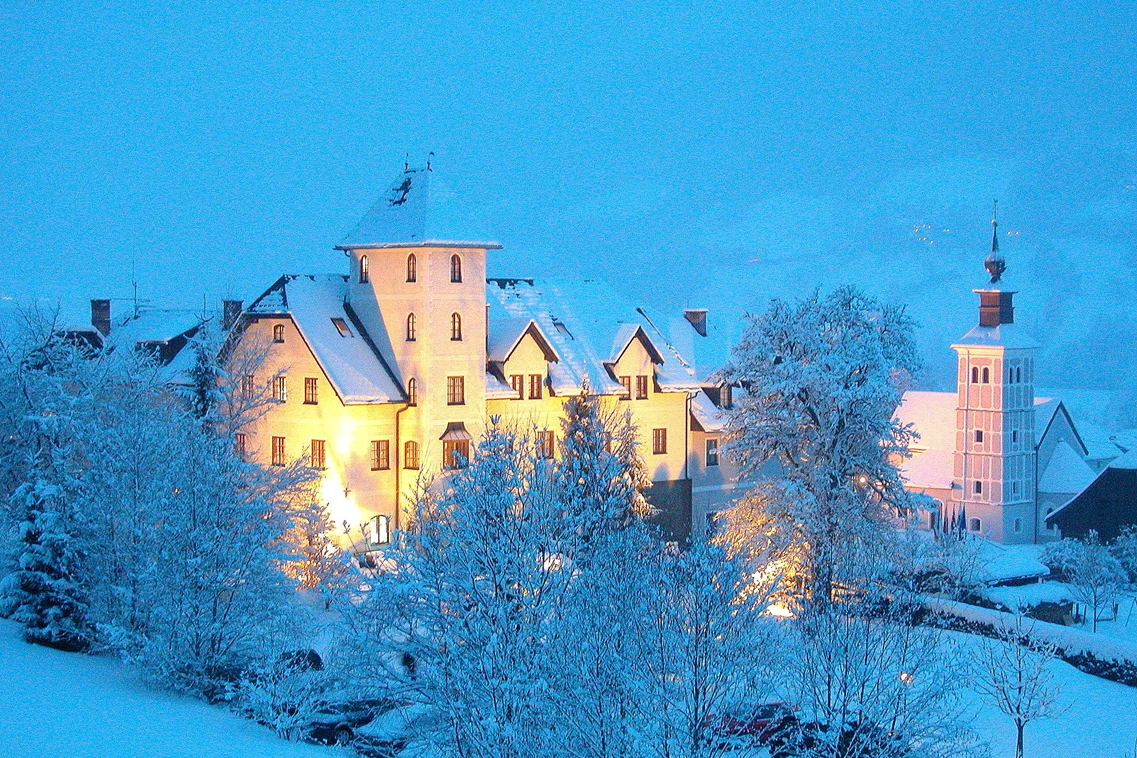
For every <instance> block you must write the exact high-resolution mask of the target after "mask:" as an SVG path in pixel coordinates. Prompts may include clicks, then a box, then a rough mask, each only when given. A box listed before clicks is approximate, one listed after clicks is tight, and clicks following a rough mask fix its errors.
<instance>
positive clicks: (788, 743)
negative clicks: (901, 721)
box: [767, 721, 908, 758]
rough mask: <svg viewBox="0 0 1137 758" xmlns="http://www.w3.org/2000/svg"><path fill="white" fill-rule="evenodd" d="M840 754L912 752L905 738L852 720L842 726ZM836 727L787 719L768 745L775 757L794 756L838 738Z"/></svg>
mask: <svg viewBox="0 0 1137 758" xmlns="http://www.w3.org/2000/svg"><path fill="white" fill-rule="evenodd" d="M838 728H839V729H840V733H839V734H838V735H837V737H836V740H835V742H836V745H835V746H834V747H835V750H834V751H833V752H832V755H834V756H835V757H836V758H882V757H887V758H896V757H897V756H903V755H907V754H908V748H907V746H906V745H905V744H904V740H903V738H902V737H901V736H900V735H898V734H896V733H894V732H890V731H888V730H887V729H884V728H883V727H881V726H878V725H876V724H868V723H860V722H857V721H852V722H849V723H847V724H844V725H843V726H839V727H838ZM832 734H833V727H832V726H830V725H829V724H820V723H817V722H807V723H804V724H802V723H796V722H794V723H792V724H790V723H787V724H786V725H785V727H784V728H783V729H780V730H778V731H776V732H774V733H773V734H771V736H770V739H769V741H768V745H767V746H768V747H769V750H770V755H771V757H772V758H793V756H799V755H803V754H805V753H807V752H808V751H810V750H812V749H813V748H816V747H817V746H818V745H821V744H825V743H830V744H832V743H833V742H834V738H833V737H832V736H831V735H832Z"/></svg>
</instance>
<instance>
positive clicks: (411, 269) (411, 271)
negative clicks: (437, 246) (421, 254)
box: [407, 253, 418, 282]
mask: <svg viewBox="0 0 1137 758" xmlns="http://www.w3.org/2000/svg"><path fill="white" fill-rule="evenodd" d="M407 281H408V282H417V281H418V256H417V255H415V254H414V253H411V254H410V255H408V256H407Z"/></svg>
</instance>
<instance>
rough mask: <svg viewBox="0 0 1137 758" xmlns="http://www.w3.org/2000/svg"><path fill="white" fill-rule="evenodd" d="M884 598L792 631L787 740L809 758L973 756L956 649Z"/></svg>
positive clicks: (840, 609)
mask: <svg viewBox="0 0 1137 758" xmlns="http://www.w3.org/2000/svg"><path fill="white" fill-rule="evenodd" d="M882 601H884V599H883V598H878V599H876V600H869V601H865V602H851V603H841V604H837V605H832V606H829V607H826V608H823V609H820V610H815V612H813V613H811V614H809V615H808V616H806V617H804V618H802V619H801V620H800V621H799V622H797V623H796V624H794V625H793V626H792V627H791V630H792V634H791V641H790V642H789V643H788V647H789V649H790V650H791V663H790V665H789V668H788V670H787V671H786V675H787V681H788V682H789V687H788V689H789V697H790V698H791V699H792V700H793V701H795V702H797V703H798V705H799V708H800V711H799V715H800V716H801V722H800V723H799V724H797V725H796V726H795V727H794V728H793V729H792V730H791V731H790V732H789V733H788V734H787V735H785V739H786V740H787V742H788V743H789V744H790V745H791V746H793V747H794V749H795V750H796V752H794V753H792V754H794V755H801V756H808V757H809V758H901V756H910V755H920V756H927V757H928V758H935V757H936V756H943V757H944V758H948V757H949V756H961V755H969V754H971V753H972V751H974V750H975V749H976V743H975V735H973V734H972V733H970V732H969V731H968V730H967V729H966V727H965V726H964V725H965V724H966V721H967V719H966V717H965V713H966V711H965V706H964V702H963V698H962V695H963V687H964V686H965V677H964V676H963V674H964V671H965V669H964V666H963V663H962V658H961V654H960V652H959V651H958V650H957V649H956V648H955V647H954V646H953V645H952V644H951V643H950V642H949V641H948V640H947V639H946V638H945V636H944V633H943V632H941V631H940V630H937V629H933V628H930V627H926V626H918V625H915V624H912V623H911V618H910V617H909V616H908V614H907V612H906V611H905V610H904V609H902V608H895V607H892V608H887V609H883V608H884V606H882V604H881V603H882Z"/></svg>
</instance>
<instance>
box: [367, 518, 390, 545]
mask: <svg viewBox="0 0 1137 758" xmlns="http://www.w3.org/2000/svg"><path fill="white" fill-rule="evenodd" d="M367 541H368V542H370V543H371V544H372V545H386V544H387V543H388V542H390V541H391V517H390V516H373V517H372V518H371V520H370V521H368V522H367Z"/></svg>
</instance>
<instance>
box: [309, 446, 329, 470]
mask: <svg viewBox="0 0 1137 758" xmlns="http://www.w3.org/2000/svg"><path fill="white" fill-rule="evenodd" d="M309 465H310V466H311V467H312V468H318V469H325V468H327V459H326V458H324V441H323V440H312V454H311V456H309Z"/></svg>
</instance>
